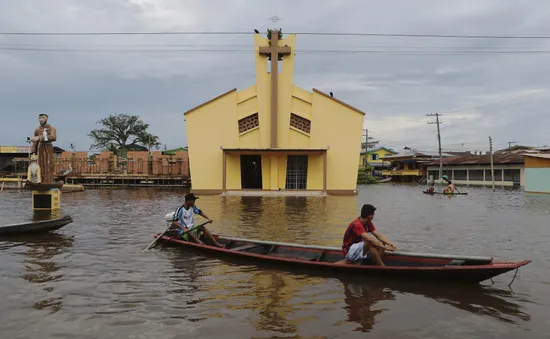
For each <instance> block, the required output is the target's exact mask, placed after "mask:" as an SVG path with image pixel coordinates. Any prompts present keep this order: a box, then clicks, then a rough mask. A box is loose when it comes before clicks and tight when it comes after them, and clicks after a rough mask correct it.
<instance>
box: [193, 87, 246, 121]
mask: <svg viewBox="0 0 550 339" xmlns="http://www.w3.org/2000/svg"><path fill="white" fill-rule="evenodd" d="M236 91H237V89H236V88H233V89H232V90H229V91H227V92H225V93H222V94H220V95H218V96H217V97H215V98H212V99H210V100H208V101H206V102H203V103H202V104H200V105H198V106H195V107H193V108H191V109H190V110H188V111H187V112H185V113H183V115H186V114H188V113H191V112H193V111H196V110H198V109H199V108H201V107H204V106H206V105H208V104H209V103H211V102H214V101H216V100H218V99H220V98H222V97H224V96H226V95H228V94H231V93H233V92H236Z"/></svg>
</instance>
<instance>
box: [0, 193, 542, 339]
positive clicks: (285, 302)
mask: <svg viewBox="0 0 550 339" xmlns="http://www.w3.org/2000/svg"><path fill="white" fill-rule="evenodd" d="M422 189H423V187H421V186H408V185H398V184H395V185H393V184H380V185H371V186H365V187H360V188H359V190H360V191H359V195H358V196H354V197H337V196H329V197H221V196H202V197H200V198H199V200H197V205H198V206H199V207H200V208H201V209H203V210H204V212H205V213H206V214H207V215H208V216H209V217H210V218H212V219H214V223H212V224H210V225H209V228H210V229H211V230H212V231H214V232H216V233H219V234H223V235H227V236H236V237H243V238H245V237H247V238H255V239H262V240H272V241H281V242H294V243H301V244H316V245H324V246H340V245H341V241H342V235H343V232H344V230H345V228H346V226H347V225H348V224H349V222H350V221H352V220H353V219H354V218H355V217H356V216H357V213H358V211H359V210H360V207H361V205H362V204H364V203H372V204H374V205H375V206H376V207H377V208H378V209H377V211H376V216H375V220H374V223H375V225H376V227H377V229H378V230H379V231H380V232H382V233H384V234H385V235H386V236H387V237H388V238H389V239H390V240H392V241H393V242H394V243H396V244H397V245H398V246H399V250H400V251H416V252H444V253H452V254H466V255H483V256H493V257H495V258H498V259H505V260H523V259H530V260H533V262H532V263H530V264H529V265H527V266H525V267H523V268H522V269H520V270H519V273H518V275H517V277H516V279H515V281H514V283H513V284H512V286H511V287H508V284H509V283H510V281H511V280H512V278H513V276H514V272H509V273H507V274H504V275H502V276H498V277H496V278H495V279H494V284H492V283H491V282H490V281H488V282H484V283H482V284H481V286H470V287H465V286H452V285H446V284H442V283H439V284H438V283H430V282H428V281H425V282H411V281H396V280H393V281H392V280H380V279H374V278H368V277H364V278H356V277H353V276H349V277H345V278H343V277H330V276H315V275H306V274H302V273H300V274H299V273H295V272H288V271H284V270H275V269H271V268H266V267H259V266H254V265H251V264H250V263H241V264H237V263H234V262H230V261H226V260H220V259H217V258H215V257H212V256H207V255H205V254H200V253H197V252H196V251H192V250H185V249H180V248H174V247H163V246H157V247H155V248H154V249H152V250H151V251H149V252H143V250H144V249H145V247H147V245H148V244H149V243H150V242H151V241H152V240H153V238H152V236H153V234H155V233H158V232H161V231H162V230H164V228H165V227H166V223H165V222H164V220H163V219H164V215H165V214H166V213H168V212H171V211H173V210H175V209H176V208H177V207H178V204H179V203H180V202H181V201H182V197H183V195H184V191H180V190H169V189H151V188H144V189H98V190H93V189H89V190H87V191H85V192H77V193H67V194H63V196H62V210H61V213H62V214H69V215H71V216H72V217H73V219H74V222H73V223H72V224H69V225H67V226H65V227H64V228H62V229H60V230H57V231H55V232H52V233H51V234H47V235H35V236H26V237H17V238H9V239H8V238H0V272H1V275H0V284H1V285H0V299H1V300H2V302H1V303H0V333H2V337H5V338H163V339H167V338H346V339H349V338H365V337H368V338H422V339H428V338H460V339H464V338H519V337H521V338H545V337H549V331H548V327H547V324H548V320H549V319H550V318H549V314H550V283H549V281H548V277H549V274H550V246H548V243H550V195H536V194H527V193H524V192H523V191H521V190H514V189H497V190H496V192H493V191H492V190H491V189H487V188H473V187H470V188H465V187H464V188H461V187H459V189H461V190H468V191H469V195H467V196H456V197H445V196H428V195H424V194H422V192H421V190H422ZM34 217H35V218H39V217H40V216H34ZM32 218H33V212H32V210H31V197H30V192H29V191H25V190H21V191H18V190H4V191H3V192H2V193H0V224H2V225H6V224H10V223H15V222H23V221H28V220H32ZM198 218H199V219H200V217H198Z"/></svg>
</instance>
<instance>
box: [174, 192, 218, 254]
mask: <svg viewBox="0 0 550 339" xmlns="http://www.w3.org/2000/svg"><path fill="white" fill-rule="evenodd" d="M196 199H198V197H196V196H195V194H193V193H188V194H186V195H185V202H184V203H183V205H181V206H180V207H179V208H178V209H177V211H176V213H174V219H175V220H174V222H173V223H172V225H174V226H177V227H178V228H179V229H178V234H180V235H181V236H182V238H183V239H185V240H186V241H189V239H191V241H193V242H196V243H199V244H202V245H204V243H203V242H202V241H201V240H200V239H199V238H200V233H201V232H202V233H203V234H205V235H206V236H207V237H208V238H209V239H210V240H211V241H212V242H213V243H214V245H216V246H218V247H223V245H222V244H220V243H218V242H217V241H216V239H215V238H214V237H213V236H212V234H211V233H210V232H209V231H208V230H207V229H206V227H205V226H204V225H203V226H199V227H194V225H195V214H198V215H200V216H201V217H203V218H205V219H207V220H208V223H212V219H210V218H208V217H207V216H206V214H204V212H203V211H202V210H200V209H199V208H197V206H196V205H195V200H196Z"/></svg>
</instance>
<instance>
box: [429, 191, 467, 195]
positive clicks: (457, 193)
mask: <svg viewBox="0 0 550 339" xmlns="http://www.w3.org/2000/svg"><path fill="white" fill-rule="evenodd" d="M422 193H424V194H431V195H435V194H442V195H468V192H461V193H459V192H454V193H443V192H428V191H422Z"/></svg>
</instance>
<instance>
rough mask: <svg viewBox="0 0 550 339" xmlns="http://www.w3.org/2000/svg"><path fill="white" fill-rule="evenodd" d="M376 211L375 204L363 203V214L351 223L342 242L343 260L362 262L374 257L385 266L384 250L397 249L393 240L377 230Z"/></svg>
mask: <svg viewBox="0 0 550 339" xmlns="http://www.w3.org/2000/svg"><path fill="white" fill-rule="evenodd" d="M374 211H376V208H375V207H374V206H372V205H370V204H365V205H363V207H362V208H361V216H360V217H359V218H357V219H355V220H354V221H352V222H351V223H350V224H349V226H348V228H347V229H346V233H345V234H344V241H343V244H342V252H344V255H345V257H346V258H345V259H344V260H342V262H345V263H347V264H350V263H361V261H362V260H363V259H366V258H368V257H372V259H373V260H374V262H375V263H376V264H377V265H379V266H385V265H384V262H383V261H382V257H383V256H384V251H395V250H397V247H396V246H395V245H394V244H393V243H392V242H390V241H389V240H388V239H387V238H386V237H385V236H383V235H382V234H380V233H379V232H377V231H376V228H375V227H374V224H373V223H372V219H373V218H374Z"/></svg>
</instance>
